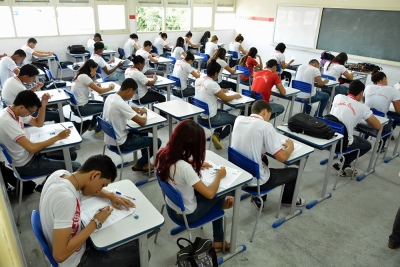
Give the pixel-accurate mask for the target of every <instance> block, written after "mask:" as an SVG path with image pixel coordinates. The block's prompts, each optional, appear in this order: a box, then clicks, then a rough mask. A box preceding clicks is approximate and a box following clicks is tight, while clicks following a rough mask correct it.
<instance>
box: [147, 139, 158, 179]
mask: <svg viewBox="0 0 400 267" xmlns="http://www.w3.org/2000/svg"><path fill="white" fill-rule="evenodd" d="M155 156H156V155H154V157H155ZM147 162H148V164H147V166H148V168H149V178H150V177H151V163H150V149H149V147H147Z"/></svg>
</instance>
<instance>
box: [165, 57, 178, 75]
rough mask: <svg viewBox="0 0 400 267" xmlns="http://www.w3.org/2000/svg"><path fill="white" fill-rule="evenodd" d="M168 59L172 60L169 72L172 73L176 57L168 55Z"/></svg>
mask: <svg viewBox="0 0 400 267" xmlns="http://www.w3.org/2000/svg"><path fill="white" fill-rule="evenodd" d="M167 58H168V59H170V60H172V62H171V64H169V72H170V73H172V72H173V71H174V66H175V63H176V58H174V57H171V56H168V57H167Z"/></svg>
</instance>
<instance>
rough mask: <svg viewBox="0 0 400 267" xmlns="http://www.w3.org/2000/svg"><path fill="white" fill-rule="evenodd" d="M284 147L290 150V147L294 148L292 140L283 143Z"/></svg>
mask: <svg viewBox="0 0 400 267" xmlns="http://www.w3.org/2000/svg"><path fill="white" fill-rule="evenodd" d="M282 146H284V147H285V148H290V147H292V148H294V143H293V140H292V139H288V140H286V142H285V143H283V144H282Z"/></svg>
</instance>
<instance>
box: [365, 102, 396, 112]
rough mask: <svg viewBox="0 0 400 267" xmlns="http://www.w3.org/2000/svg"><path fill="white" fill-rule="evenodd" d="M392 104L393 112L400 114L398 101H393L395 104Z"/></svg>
mask: <svg viewBox="0 0 400 267" xmlns="http://www.w3.org/2000/svg"><path fill="white" fill-rule="evenodd" d="M364 102H365V101H364ZM392 103H393V107H394V110H395V111H396V112H397V113H400V101H395V102H392Z"/></svg>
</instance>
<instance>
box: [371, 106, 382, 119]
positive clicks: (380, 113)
mask: <svg viewBox="0 0 400 267" xmlns="http://www.w3.org/2000/svg"><path fill="white" fill-rule="evenodd" d="M371 111H372V113H373V114H374V115H376V116H379V117H385V113H383V112H380V111H379V110H376V109H374V108H371Z"/></svg>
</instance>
